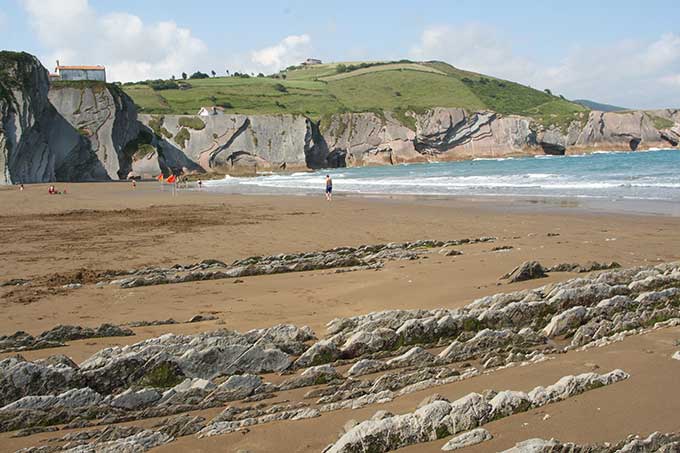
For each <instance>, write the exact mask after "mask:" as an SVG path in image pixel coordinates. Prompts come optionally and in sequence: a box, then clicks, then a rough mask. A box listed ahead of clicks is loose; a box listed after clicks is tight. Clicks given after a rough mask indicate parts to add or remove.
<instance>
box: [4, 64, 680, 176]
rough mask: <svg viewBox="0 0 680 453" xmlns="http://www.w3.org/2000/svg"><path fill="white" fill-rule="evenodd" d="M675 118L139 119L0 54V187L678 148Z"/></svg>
mask: <svg viewBox="0 0 680 453" xmlns="http://www.w3.org/2000/svg"><path fill="white" fill-rule="evenodd" d="M679 144H680V111H678V110H672V109H666V110H654V111H649V112H643V111H629V112H628V111H627V112H598V111H592V112H590V113H589V114H585V113H584V114H583V115H582V117H581V118H579V119H576V120H574V121H572V122H571V123H570V124H568V125H562V126H561V127H558V126H550V127H548V128H546V127H543V126H542V125H541V124H539V123H537V122H536V121H535V120H534V119H532V118H529V117H523V116H516V115H502V114H499V113H496V112H492V111H478V112H468V111H466V110H464V109H460V108H442V107H436V108H432V109H430V110H427V111H424V112H418V113H415V112H399V114H397V113H393V112H387V111H386V112H379V113H373V112H363V113H336V114H333V115H330V116H329V117H326V118H324V119H323V120H322V121H319V122H318V123H317V122H313V121H312V120H310V119H309V118H307V117H305V116H304V115H293V114H284V115H275V114H269V115H243V114H220V115H211V116H203V117H199V116H195V115H139V118H138V116H137V111H136V108H135V106H134V104H133V102H132V100H131V99H130V98H129V97H128V96H127V95H126V94H125V93H123V92H122V90H120V89H119V88H118V87H116V86H114V85H107V84H104V83H99V82H70V83H69V82H59V83H56V84H53V86H51V87H50V85H49V83H48V79H47V71H46V70H45V68H43V67H42V65H41V64H40V63H39V62H38V60H37V59H36V58H35V57H32V56H31V55H28V54H25V53H14V52H2V53H1V54H0V169H1V170H2V171H1V172H0V184H10V183H17V182H26V183H28V182H45V181H86V180H108V179H124V178H127V177H151V176H157V175H158V174H159V173H163V174H165V175H166V176H167V175H168V174H170V173H185V174H186V173H202V172H206V171H207V172H219V173H231V174H241V175H247V174H256V173H257V172H262V171H272V170H280V169H281V170H302V169H316V168H324V167H344V166H350V167H352V166H366V165H394V164H401V163H412V162H428V161H445V160H459V159H471V158H489V157H491V158H496V157H503V156H516V155H533V154H569V153H579V152H586V151H589V150H595V149H607V150H637V149H647V148H651V147H668V146H679Z"/></svg>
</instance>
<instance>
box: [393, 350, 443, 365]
mask: <svg viewBox="0 0 680 453" xmlns="http://www.w3.org/2000/svg"><path fill="white" fill-rule="evenodd" d="M435 359H436V356H435V355H433V354H432V353H430V352H428V351H426V350H424V349H423V348H421V347H418V346H416V347H413V348H411V349H409V350H408V351H406V352H405V353H403V354H402V355H400V356H397V357H394V358H392V359H390V360H388V361H387V366H389V367H404V366H412V365H418V366H422V365H426V364H430V363H432V362H434V361H435Z"/></svg>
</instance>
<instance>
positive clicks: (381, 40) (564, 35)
mask: <svg viewBox="0 0 680 453" xmlns="http://www.w3.org/2000/svg"><path fill="white" fill-rule="evenodd" d="M0 6H2V7H1V8H0V29H2V33H0V48H3V49H11V50H26V51H28V52H30V53H33V54H36V55H37V56H38V57H39V58H41V60H42V61H43V63H44V64H45V65H47V66H49V67H51V66H52V65H53V61H54V60H55V59H56V58H60V60H61V61H62V62H63V63H66V64H105V65H106V66H107V72H108V74H109V76H110V78H111V79H114V80H124V81H127V80H137V79H140V78H150V77H169V76H170V75H173V74H175V75H178V74H179V73H180V72H182V71H185V72H191V71H194V70H196V69H200V70H203V71H209V70H211V69H215V70H216V71H217V72H218V73H223V72H224V70H225V69H230V70H232V71H234V70H241V71H243V70H245V71H248V72H251V71H255V72H259V71H262V72H265V73H269V72H274V71H277V70H278V69H281V67H285V66H287V65H289V64H293V63H296V62H299V61H300V60H301V59H304V58H306V57H308V56H314V57H318V58H321V59H323V60H326V61H351V60H362V59H368V60H381V59H398V58H411V59H441V60H445V61H448V62H449V63H451V64H453V65H455V66H459V67H462V68H464V69H471V70H476V71H480V72H485V73H488V74H491V75H496V76H499V77H504V78H508V79H511V80H516V81H519V82H522V83H527V84H530V85H532V86H535V87H537V88H551V89H552V90H553V91H554V92H559V93H563V94H564V95H566V96H567V97H570V98H576V97H586V98H592V99H595V100H598V101H601V102H609V103H615V104H620V105H624V106H630V107H644V108H653V107H666V106H675V107H680V25H678V21H677V18H678V17H680V1H678V0H649V1H647V2H644V3H643V2H641V1H639V0H638V1H632V0H619V1H609V0H600V1H596V0H590V1H574V0H572V1H541V2H539V1H532V2H530V1H521V0H516V1H514V2H507V1H495V0H487V1H485V2H479V1H469V0H460V1H438V0H432V1H427V0H420V1H418V2H414V1H370V2H369V1H365V0H364V1H352V0H349V1H342V2H334V1H326V2H319V1H313V2H312V1H287V2H272V1H251V2H236V1H232V2H229V1H224V0H222V1H212V0H202V1H200V2H187V1H181V2H179V1H173V0H163V1H161V0H145V1H132V0H118V1H115V2H113V1H105V0H89V1H88V0H0Z"/></svg>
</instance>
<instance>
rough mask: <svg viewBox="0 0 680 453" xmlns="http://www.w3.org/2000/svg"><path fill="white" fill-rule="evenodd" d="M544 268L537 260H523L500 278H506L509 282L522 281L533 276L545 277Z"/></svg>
mask: <svg viewBox="0 0 680 453" xmlns="http://www.w3.org/2000/svg"><path fill="white" fill-rule="evenodd" d="M545 276H546V273H545V268H544V267H543V266H542V265H541V263H539V262H538V261H525V262H523V263H522V264H520V265H519V266H517V267H516V268H514V269H513V270H512V271H510V272H508V273H507V274H505V275H504V276H503V277H502V278H503V279H507V280H509V281H510V283H515V282H522V281H525V280H533V279H535V278H542V277H545Z"/></svg>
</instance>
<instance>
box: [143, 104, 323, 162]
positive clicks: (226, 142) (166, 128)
mask: <svg viewBox="0 0 680 453" xmlns="http://www.w3.org/2000/svg"><path fill="white" fill-rule="evenodd" d="M139 119H140V121H141V122H142V123H143V124H144V125H145V126H147V127H148V128H149V129H150V130H151V131H153V132H154V134H155V137H154V142H153V143H154V145H155V146H156V147H157V149H158V156H160V157H159V158H160V160H161V163H160V165H159V166H160V167H161V168H162V167H163V166H167V167H168V168H169V169H171V170H172V171H175V172H177V171H184V172H187V171H217V172H235V173H244V174H255V173H256V172H259V171H271V170H274V169H279V168H282V169H291V170H293V169H306V168H320V167H323V166H326V162H325V155H324V153H323V152H322V151H321V149H320V147H318V146H316V142H315V138H314V130H313V126H312V122H311V121H310V120H309V119H308V118H306V117H304V116H302V115H213V116H207V117H198V116H189V115H140V116H139Z"/></svg>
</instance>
